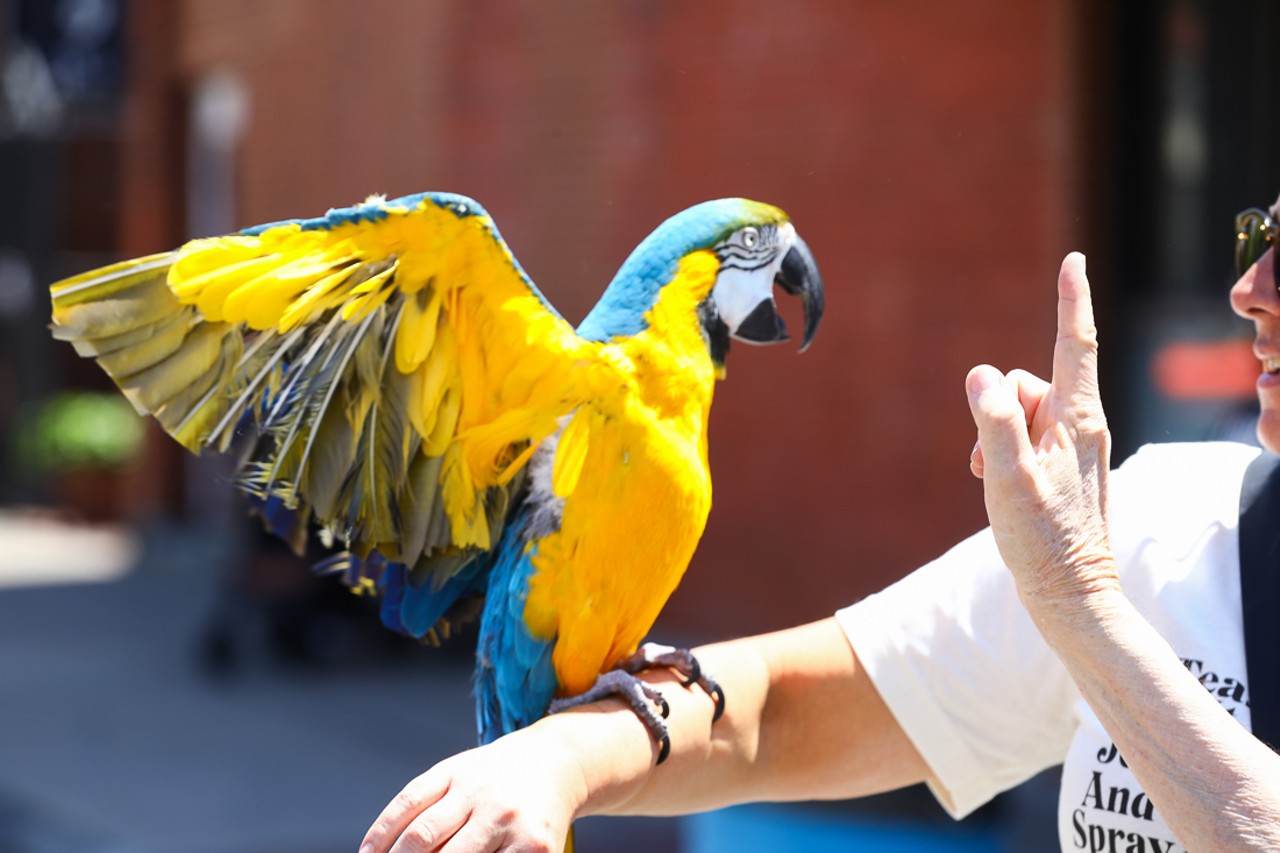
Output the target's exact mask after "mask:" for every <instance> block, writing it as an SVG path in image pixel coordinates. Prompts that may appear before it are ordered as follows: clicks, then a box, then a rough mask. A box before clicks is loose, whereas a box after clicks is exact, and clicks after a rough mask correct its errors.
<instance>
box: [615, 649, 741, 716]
mask: <svg viewBox="0 0 1280 853" xmlns="http://www.w3.org/2000/svg"><path fill="white" fill-rule="evenodd" d="M659 666H665V667H667V668H669V669H674V670H675V671H676V672H678V673H679V674H680V675H681V676H683V677H684V681H683V682H681V685H682V686H684V687H689V686H690V685H693V684H696V685H698V686H699V687H701V688H702V689H703V690H705V691H706V693H707V695H708V696H710V697H712V698H713V699H715V700H716V712H715V714H713V715H712V717H711V722H713V723H714V722H715V721H716V720H718V719H720V717H721V715H723V714H724V705H725V702H724V690H722V689H721V688H720V685H719V684H717V683H716V680H715V679H714V678H712V677H711V676H709V675H707V674H706V673H705V672H703V671H702V665H701V664H699V663H698V659H697V658H696V657H694V656H693V653H692V652H690V651H689V650H688V649H677V648H675V647H674V646H663V645H660V644H658V643H645V644H644V645H642V646H640V648H639V649H638V650H637V651H636V653H635V654H633V655H631V656H630V657H627V658H623V659H622V660H620V661H619V662H618V664H617V667H616V668H617V669H621V670H624V671H626V672H630V673H632V674H635V673H637V672H641V671H643V670H646V669H653V668H655V667H659Z"/></svg>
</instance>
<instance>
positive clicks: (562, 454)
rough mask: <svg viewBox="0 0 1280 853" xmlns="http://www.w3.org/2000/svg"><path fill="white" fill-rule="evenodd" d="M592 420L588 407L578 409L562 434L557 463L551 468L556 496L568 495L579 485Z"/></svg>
mask: <svg viewBox="0 0 1280 853" xmlns="http://www.w3.org/2000/svg"><path fill="white" fill-rule="evenodd" d="M591 420H592V417H591V413H590V412H589V411H588V410H587V409H586V408H581V409H578V411H577V412H576V413H575V414H574V416H573V420H571V421H569V425H568V426H567V427H565V429H564V432H563V433H562V434H561V436H560V443H559V444H558V445H557V446H556V461H555V465H554V466H553V467H552V469H551V489H552V491H554V492H555V494H556V497H559V498H564V497H568V496H569V495H571V494H573V490H574V489H576V488H577V487H578V478H579V477H581V476H582V463H583V462H585V461H586V460H587V448H588V447H590V445H591Z"/></svg>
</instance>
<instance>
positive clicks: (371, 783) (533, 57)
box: [0, 0, 1280, 853]
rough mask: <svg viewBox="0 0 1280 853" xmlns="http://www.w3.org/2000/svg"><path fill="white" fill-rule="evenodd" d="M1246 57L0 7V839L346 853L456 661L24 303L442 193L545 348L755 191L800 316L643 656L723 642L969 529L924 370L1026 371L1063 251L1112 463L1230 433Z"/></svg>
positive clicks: (1255, 85)
mask: <svg viewBox="0 0 1280 853" xmlns="http://www.w3.org/2000/svg"><path fill="white" fill-rule="evenodd" d="M1278 38H1280V6H1276V5H1275V4H1274V3H1272V2H1268V0H1239V1H1238V2H1234V3H1229V4H1228V3H1216V4H1215V3H1210V2H1208V0H1203V2H1194V0H1130V2H1126V3H1113V2H1109V0H1040V2H1035V3H1027V2H1023V0H963V2H961V0H928V2H926V0H904V1H903V2H897V3H880V2H873V0H856V2H855V1H854V0H828V2H819V0H792V2H788V3H785V4H783V3H776V2H766V0H738V2H731V0H704V2H699V3H681V2H675V0H615V2H605V3H601V2H593V0H542V2H531V0H526V2H515V0H513V2H495V0H364V2H360V3H356V2H351V0H346V2H343V0H272V2H269V3H261V2H250V0H133V1H132V2H128V0H0V200H2V201H3V204H0V851H13V852H14V853H27V851H64V850H65V851H70V850H75V851H120V852H121V853H123V851H148V853H151V851H156V853H162V851H210V853H213V851H233V853H239V851H253V852H254V853H257V851H261V853H267V851H271V852H272V853H294V851H304V850H306V851H330V850H333V851H338V850H354V848H355V845H356V844H357V842H358V840H359V838H360V836H361V834H362V833H363V831H364V828H365V826H366V825H367V823H368V822H369V821H370V820H371V819H372V818H373V817H374V816H375V815H376V813H377V811H378V810H379V809H380V808H381V806H382V805H383V804H384V803H385V802H386V801H387V800H388V799H389V798H390V797H391V796H392V795H393V794H394V793H395V792H396V791H398V790H399V788H400V787H401V785H402V784H403V783H404V782H405V781H407V780H408V779H409V778H411V777H412V776H413V775H415V774H416V773H418V772H420V771H421V770H422V769H424V768H425V767H427V766H428V765H430V764H431V763H433V762H434V761H436V760H438V759H440V758H442V757H444V756H445V755H447V754H450V753H452V752H454V751H457V750H459V749H462V748H465V747H466V746H468V745H470V743H471V739H472V731H473V724H472V718H471V705H470V698H469V695H468V694H469V683H468V677H469V669H470V664H469V659H468V658H469V655H470V649H469V648H468V647H467V641H466V638H463V639H462V640H461V641H460V642H457V643H455V644H453V645H452V646H450V647H447V648H445V649H440V650H435V649H424V648H419V647H418V646H416V645H414V644H405V643H400V642H398V641H396V640H395V638H393V637H391V636H390V635H389V634H388V633H386V632H384V631H383V630H382V629H381V628H380V627H378V626H377V624H376V622H377V620H376V618H375V617H373V616H372V615H371V614H370V613H369V612H367V607H366V606H365V603H363V602H361V601H360V600H358V599H356V598H354V597H352V596H349V595H347V594H346V592H345V591H343V590H341V589H337V588H336V586H337V585H336V584H335V583H333V582H332V581H327V580H324V579H318V580H317V579H313V578H311V577H310V575H309V573H308V570H307V567H306V565H305V564H304V563H302V562H301V561H298V560H296V559H294V558H293V557H292V556H291V555H289V554H288V553H287V552H285V551H283V550H281V549H278V548H276V547H274V546H273V545H272V544H271V543H269V542H266V541H264V540H263V539H262V537H261V536H259V535H258V534H257V533H256V532H255V530H254V528H253V526H252V525H251V524H250V523H248V522H247V521H246V520H245V517H244V511H243V507H241V506H240V505H239V504H238V502H237V501H236V499H235V498H234V496H233V495H232V494H231V490H230V489H229V488H227V486H226V484H225V482H224V481H225V476H226V472H225V470H223V469H222V468H221V467H220V466H219V464H218V463H217V461H216V460H207V459H193V458H188V457H186V456H184V455H183V454H182V453H181V452H180V451H179V449H178V447H177V446H176V444H174V443H172V442H171V441H169V440H168V439H167V438H166V437H165V436H164V435H163V434H161V433H160V432H159V430H158V429H156V428H154V427H153V425H152V424H150V423H143V422H141V421H139V420H137V419H136V418H135V417H134V416H133V415H132V414H131V413H130V410H128V409H127V407H126V408H125V409H124V410H123V411H122V410H121V407H120V406H121V404H120V401H119V400H117V399H116V396H115V395H114V394H113V393H104V392H109V391H110V388H109V385H108V383H107V381H106V380H105V379H104V377H103V376H102V375H100V372H99V371H98V369H97V367H96V366H95V365H93V364H91V363H88V362H82V361H80V360H79V359H77V358H76V356H75V354H74V352H73V351H72V349H71V348H70V347H69V346H66V345H64V344H58V343H56V342H55V341H53V340H52V339H51V338H50V337H49V334H48V331H47V328H46V326H47V323H48V314H49V306H48V297H47V285H48V284H49V283H50V282H51V281H53V280H56V279H58V278H60V277H62V276H66V275H70V274H73V273H76V272H80V271H83V270H85V269H88V268H90V267H93V266H97V265H101V264H105V263H109V262H112V261H114V260H118V259H121V258H124V257H128V256H134V255H141V254H149V253H153V252H158V251H163V250H166V249H169V248H171V247H174V246H176V245H177V244H179V243H180V242H181V241H183V240H185V239H187V238H189V237H193V236H198V235H207V234H214V233H221V232H225V231H228V230H234V229H236V228H239V227H242V226H246V225H250V224H254V223H259V222H266V221H270V220H275V219H281V218H287V217H294V216H311V215H316V214H318V213H321V212H323V211H324V210H326V209H328V208H329V207H334V206H345V205H348V204H351V203H354V202H357V201H360V200H362V199H363V198H364V197H365V196H367V195H368V194H370V193H385V194H387V195H388V196H389V197H394V196H398V195H404V194H408V193H412V192H417V191H420V190H424V189H436V190H450V191H455V192H460V193H464V194H467V195H471V196H473V197H475V198H476V199H477V200H479V201H480V202H481V203H482V204H484V205H485V206H486V207H487V208H488V210H489V212H490V213H491V214H492V215H493V218H494V220H495V221H496V222H497V223H498V226H499V227H500V228H501V229H502V232H503V234H504V236H505V237H506V238H507V240H508V242H509V243H510V245H511V247H512V249H513V250H514V252H515V254H516V256H517V257H519V258H520V259H521V261H522V263H523V264H524V266H525V268H526V269H527V270H528V272H529V273H530V275H531V277H532V278H533V279H534V280H535V281H536V282H538V285H539V287H540V288H541V289H542V290H543V291H544V292H545V293H546V294H547V295H548V297H549V298H550V300H551V301H552V302H553V303H555V304H556V305H557V307H559V308H560V309H561V311H562V312H563V313H564V314H565V315H566V317H568V318H569V319H570V320H571V321H574V322H576V321H577V320H579V319H580V318H581V317H582V316H583V315H584V314H585V313H586V310H587V309H588V308H589V307H590V305H591V304H592V303H593V302H594V300H595V299H596V297H597V296H598V295H599V293H600V291H601V290H602V288H603V286H604V285H605V284H606V283H607V282H608V280H609V279H610V278H611V276H612V274H613V272H614V270H615V269H616V268H617V266H618V265H619V264H620V263H621V261H622V260H623V259H624V258H625V257H626V255H627V254H628V253H629V252H630V250H631V249H632V248H633V247H634V246H635V245H636V244H637V243H638V242H639V241H640V240H641V239H642V238H643V237H644V236H645V235H646V234H647V233H648V232H649V231H650V230H651V229H652V228H653V227H654V226H656V225H657V224H658V223H659V222H660V221H662V220H663V219H664V218H666V217H667V216H669V215H671V214H672V213H675V212H676V211H678V210H680V209H682V208H683V207H685V206H687V205H689V204H691V203H694V202H697V201H701V200H704V199H707V198H714V197H719V196H727V195H741V196H747V197H752V198H758V199H761V200H766V201H769V202H772V203H774V204H777V205H779V206H781V207H782V208H784V209H785V210H787V211H788V212H789V213H790V214H791V216H792V218H793V219H794V221H795V222H796V224H797V226H798V229H799V231H800V233H802V234H803V235H804V236H805V239H806V240H807V241H808V243H809V245H810V246H811V247H812V249H813V250H814V252H815V253H816V255H817V257H818V260H819V263H820V264H821V267H822V271H823V274H824V277H825V280H826V284H827V299H828V307H827V316H826V320H825V324H824V328H823V330H822V334H821V335H820V336H819V339H818V340H817V342H816V344H815V346H814V347H813V349H812V350H811V351H809V352H806V353H805V354H804V356H803V357H800V358H797V357H796V356H795V354H794V352H790V351H786V350H784V349H780V348H773V349H767V350H760V349H748V348H745V347H738V348H735V349H734V351H733V353H732V354H731V356H730V358H729V378H728V381H726V382H725V383H723V384H722V385H721V386H720V388H719V390H718V392H717V400H716V404H715V413H714V416H713V418H712V425H711V432H712V435H711V458H712V468H713V471H714V474H715V479H716V505H715V509H714V511H713V512H712V517H711V521H710V524H709V527H708V530H707V533H706V536H705V538H704V540H703V543H702V545H701V547H700V549H699V551H698V554H697V556H696V557H695V559H694V563H693V566H692V569H691V571H690V573H689V575H688V577H687V579H686V581H685V583H684V584H683V585H682V586H681V588H680V589H679V590H678V591H677V593H676V594H675V596H674V598H673V599H672V600H671V602H670V604H669V606H668V607H667V609H666V611H665V613H664V615H663V616H662V618H661V620H660V622H659V624H658V626H657V628H656V629H655V632H654V634H655V636H657V637H659V638H662V639H664V640H674V641H680V642H700V641H705V640H711V639H717V638H724V637H729V636H734V635H738V634H742V633H747V632H759V631H765V630H770V629H775V628H780V627H784V626H787V625H792V624H795V623H798V622H800V621H807V620H812V619H816V618H821V617H823V616H826V615H829V614H830V613H832V612H833V611H834V610H836V609H837V608H838V607H840V606H842V605H844V604H845V603H848V602H851V601H854V600H856V599H858V598H861V597H862V596H864V595H866V594H868V593H870V592H873V591H875V590H877V589H879V588H880V587H882V586H884V585H885V584H886V583H888V582H891V581H892V580H894V579H895V578H897V577H899V576H901V575H903V574H905V573H906V572H908V571H909V570H911V569H912V568H914V567H915V566H916V565H918V564H920V563H922V562H924V561H926V560H928V559H930V558H932V557H934V556H936V555H937V554H939V553H940V552H941V551H943V550H944V549H945V548H946V547H947V546H948V545H950V544H951V543H953V542H954V541H956V540H957V539H958V538H959V537H961V536H964V535H966V534H968V533H969V532H971V531H973V530H975V529H976V528H978V527H979V526H981V524H982V523H983V519H984V515H983V511H982V502H981V491H980V485H979V483H978V482H977V481H975V480H973V479H972V478H971V477H970V475H969V472H968V455H969V451H970V449H971V447H972V443H973V429H972V426H971V421H970V418H969V414H968V410H967V406H966V403H965V400H964V395H963V392H962V390H961V384H962V380H963V377H964V375H965V372H966V371H967V370H968V368H969V367H970V366H972V365H973V364H976V363H978V362H982V361H987V362H991V363H993V364H996V365H998V366H1001V367H1003V368H1006V369H1007V368H1011V367H1014V366H1022V367H1026V368H1028V369H1031V370H1033V371H1036V372H1039V373H1042V374H1047V371H1048V370H1049V357H1050V348H1051V341H1052V337H1053V329H1054V312H1053V305H1054V291H1053V282H1054V279H1055V276H1056V272H1057V267H1058V263H1059V261H1060V260H1061V258H1062V256H1063V255H1064V254H1065V253H1066V252H1067V251H1069V250H1071V249H1081V250H1083V251H1085V252H1086V253H1087V254H1088V257H1089V272H1090V277H1091V280H1092V282H1093V287H1094V291H1095V300H1096V303H1097V308H1098V316H1099V326H1100V333H1101V340H1102V345H1103V362H1102V363H1103V369H1104V371H1105V375H1104V388H1103V391H1104V395H1105V397H1106V402H1107V405H1108V413H1109V415H1110V418H1111V423H1112V426H1113V429H1114V432H1115V437H1116V454H1115V455H1116V459H1115V461H1116V462H1119V461H1120V460H1121V459H1123V458H1124V456H1126V455H1127V454H1128V453H1130V452H1132V450H1134V449H1135V448H1136V447H1137V446H1138V445H1139V444H1141V443H1143V442H1147V441H1168V440H1182V439H1188V438H1202V437H1206V436H1211V435H1219V436H1220V435H1236V436H1239V437H1241V438H1243V439H1244V440H1251V428H1250V427H1249V426H1248V418H1249V415H1250V411H1251V409H1250V406H1251V403H1250V400H1251V398H1252V383H1253V378H1254V376H1255V374H1256V372H1257V367H1256V363H1255V362H1254V360H1253V359H1252V357H1251V356H1250V354H1249V349H1248V337H1247V332H1248V330H1247V328H1245V327H1243V326H1242V323H1241V322H1239V321H1236V320H1234V319H1233V317H1232V315H1231V314H1230V311H1229V309H1228V306H1227V301H1226V300H1227V288H1228V287H1229V285H1230V283H1231V281H1232V279H1233V275H1232V253H1231V242H1232V216H1233V214H1234V213H1235V212H1236V211H1237V210H1239V209H1241V208H1244V207H1247V206H1262V207H1266V206H1267V205H1269V204H1270V203H1271V201H1272V199H1273V198H1274V195H1275V193H1276V191H1277V190H1280V164H1278V163H1277V158H1276V157H1275V148H1274V146H1275V139H1276V136H1277V130H1280V100H1278V99H1277V98H1276V97H1275V96H1274V94H1273V93H1272V91H1271V90H1272V86H1273V83H1274V79H1275V66H1274V61H1273V59H1272V53H1273V50H1274V46H1275V45H1276V44H1277V39H1278ZM792 325H793V327H794V326H795V323H794V321H793V323H792ZM1241 424H1244V425H1245V426H1244V427H1243V429H1242V428H1241ZM850 725H856V720H851V721H850ZM1055 797H1056V791H1055V788H1054V780H1053V772H1052V771H1049V772H1047V773H1046V774H1044V775H1043V776H1041V777H1037V778H1036V779H1034V780H1032V781H1031V782H1029V783H1028V784H1027V785H1026V786H1024V787H1022V788H1019V789H1017V790H1015V791H1014V792H1011V793H1010V794H1008V795H1005V796H1003V797H1001V798H1000V799H999V800H997V801H996V802H994V803H993V804H992V805H991V806H989V807H987V808H986V809H984V810H982V811H981V812H979V813H978V814H977V815H975V816H973V817H971V818H969V819H967V820H966V821H963V822H961V823H959V824H954V823H952V822H951V821H950V820H949V819H947V818H945V817H944V816H943V815H942V812H941V810H940V809H939V808H938V807H937V806H936V805H935V804H934V803H933V802H932V800H931V798H929V797H928V796H927V795H922V794H921V792H919V791H909V792H905V793H903V794H901V795H897V796H894V797H888V798H878V799H876V800H874V801H871V802H864V803H856V804H827V805H821V806H813V805H809V806H791V807H754V808H746V809H735V810H729V811H728V812H723V813H719V814H716V815H712V816H707V817H701V818H695V819H687V820H636V821H592V822H588V824H587V825H586V826H585V827H584V830H583V834H582V836H581V842H582V849H583V850H631V849H636V850H639V849H646V850H653V849H659V850H666V849H671V850H677V849H683V850H686V851H713V850H739V851H741V850H756V849H762V850H763V849H768V850H786V849H796V850H826V849H885V848H888V847H892V848H893V849H897V850H1011V851H1012V850H1044V849H1053V848H1054V847H1055V846H1056V840H1055V829H1054V815H1053V810H1054V800H1055Z"/></svg>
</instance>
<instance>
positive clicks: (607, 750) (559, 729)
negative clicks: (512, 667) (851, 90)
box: [525, 701, 654, 820]
mask: <svg viewBox="0 0 1280 853" xmlns="http://www.w3.org/2000/svg"><path fill="white" fill-rule="evenodd" d="M615 704H616V705H617V707H614V705H615ZM532 728H540V729H543V731H542V732H541V733H540V734H545V735H548V737H547V738H546V741H547V742H548V743H549V744H550V748H549V749H548V750H547V753H548V760H549V761H551V762H553V763H554V765H555V769H554V771H553V773H552V776H553V778H554V779H555V780H556V781H557V783H558V784H560V785H561V786H562V787H561V790H563V791H564V792H565V795H566V797H567V799H568V803H569V805H570V807H571V808H572V810H573V818H574V819H575V820H576V819H577V818H581V817H587V816H590V815H597V814H606V813H609V812H611V811H614V810H616V809H618V808H620V807H621V806H623V805H624V804H625V803H626V802H627V801H628V800H630V799H631V798H632V797H633V796H634V795H635V793H636V792H637V791H638V790H639V789H640V787H641V786H642V785H643V783H644V779H645V777H646V775H647V773H648V771H649V769H650V768H651V767H652V765H653V761H654V755H653V750H652V747H651V745H650V743H651V741H650V738H649V735H648V732H647V731H646V730H645V729H644V727H643V726H642V725H641V724H640V722H639V720H638V718H637V717H636V716H635V714H634V713H632V712H631V711H630V709H627V708H624V707H622V705H621V703H615V702H613V701H606V702H604V703H601V705H600V706H587V707H584V708H581V709H574V710H570V711H566V712H562V713H559V714H554V715H552V716H550V717H546V718H544V719H543V720H541V721H539V722H538V723H537V724H535V726H534V727H531V729H528V730H525V731H531V730H532Z"/></svg>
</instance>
